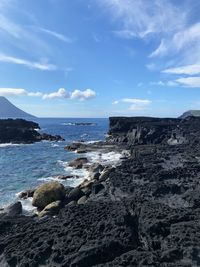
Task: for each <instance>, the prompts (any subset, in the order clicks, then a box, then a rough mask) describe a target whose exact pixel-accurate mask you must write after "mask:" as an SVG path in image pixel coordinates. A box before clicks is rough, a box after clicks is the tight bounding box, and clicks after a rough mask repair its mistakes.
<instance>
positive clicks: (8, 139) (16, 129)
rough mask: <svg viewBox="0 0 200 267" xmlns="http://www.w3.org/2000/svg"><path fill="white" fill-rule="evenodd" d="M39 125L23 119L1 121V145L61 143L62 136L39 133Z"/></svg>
mask: <svg viewBox="0 0 200 267" xmlns="http://www.w3.org/2000/svg"><path fill="white" fill-rule="evenodd" d="M35 129H40V127H39V125H38V123H35V122H32V121H27V120H23V119H4V120H0V143H24V144H26V143H34V142H39V141H42V140H48V141H60V140H63V139H62V137H61V136H59V135H56V136H53V135H50V134H46V133H39V132H38V131H36V130H35Z"/></svg>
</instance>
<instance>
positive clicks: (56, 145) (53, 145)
mask: <svg viewBox="0 0 200 267" xmlns="http://www.w3.org/2000/svg"><path fill="white" fill-rule="evenodd" d="M58 146H59V145H58V144H51V147H58Z"/></svg>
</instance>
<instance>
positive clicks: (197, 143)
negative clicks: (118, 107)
mask: <svg viewBox="0 0 200 267" xmlns="http://www.w3.org/2000/svg"><path fill="white" fill-rule="evenodd" d="M65 149H66V150H69V151H74V152H76V153H77V155H78V158H77V159H76V160H74V161H73V162H71V163H70V164H71V166H72V168H75V169H76V168H77V169H79V168H86V169H88V170H89V173H90V178H89V179H87V180H85V181H84V182H82V183H81V184H80V185H79V186H77V187H75V188H70V187H64V186H62V185H61V184H60V183H59V182H51V183H47V184H44V185H42V186H40V187H38V188H37V189H35V190H32V191H27V192H23V193H22V195H21V197H22V198H27V197H31V198H33V205H35V206H36V207H37V209H38V215H34V216H24V215H22V207H21V206H20V202H19V203H15V204H14V205H11V206H10V207H7V209H6V210H2V211H1V214H0V266H3V267H4V266H5V267H6V266H24V267H25V266H63V267H64V266H71V267H72V266H73V267H76V266H77V267H79V266H80V267H90V266H98V267H103V266H106V267H110V266H130V267H131V266H138V267H139V266H151V267H154V266H155V267H157V266H164V267H172V266H173V267H174V266H175V267H181V266H185V267H189V266H191V267H192V266H200V246H199V244H200V234H199V233H200V231H199V230H200V193H199V192H200V182H199V181H200V180H199V179H200V118H195V117H189V118H186V119H171V118H166V119H160V118H146V117H137V118H126V117H116V118H110V129H109V135H108V137H107V140H106V141H105V142H100V143H94V144H86V143H83V142H76V143H73V144H71V145H69V146H67V147H66V148H65ZM92 151H98V152H99V153H100V154H101V153H109V152H111V151H112V152H113V151H114V152H115V153H121V155H122V156H121V158H120V162H119V163H120V164H117V165H115V166H112V164H111V165H109V164H108V165H107V166H105V165H103V164H101V163H100V162H96V163H93V164H91V163H89V162H88V158H87V153H90V152H92ZM68 178H69V177H67V178H66V179H68Z"/></svg>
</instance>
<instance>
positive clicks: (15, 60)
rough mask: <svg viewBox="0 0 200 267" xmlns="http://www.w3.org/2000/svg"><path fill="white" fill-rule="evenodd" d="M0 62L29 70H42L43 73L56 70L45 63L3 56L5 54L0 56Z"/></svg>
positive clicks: (51, 65)
mask: <svg viewBox="0 0 200 267" xmlns="http://www.w3.org/2000/svg"><path fill="white" fill-rule="evenodd" d="M0 62H5V63H11V64H17V65H23V66H26V67H28V68H30V69H38V70H44V71H52V70H56V69H57V67H56V66H55V65H53V64H49V63H45V62H34V61H29V60H26V59H22V58H17V57H13V56H9V55H5V54H0Z"/></svg>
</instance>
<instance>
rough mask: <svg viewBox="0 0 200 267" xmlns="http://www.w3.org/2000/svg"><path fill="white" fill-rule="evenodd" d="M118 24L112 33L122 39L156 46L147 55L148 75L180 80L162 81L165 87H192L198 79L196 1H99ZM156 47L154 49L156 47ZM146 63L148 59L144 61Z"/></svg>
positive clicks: (199, 38) (199, 24) (199, 48)
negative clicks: (146, 42) (155, 73)
mask: <svg viewBox="0 0 200 267" xmlns="http://www.w3.org/2000/svg"><path fill="white" fill-rule="evenodd" d="M98 2H99V4H100V5H101V6H102V5H103V6H104V7H106V10H107V11H108V12H110V13H111V15H112V19H113V20H114V21H117V23H116V27H117V29H114V30H113V32H114V33H115V35H117V36H118V37H120V38H124V39H135V38H137V39H140V40H144V39H148V40H151V41H153V43H155V48H154V49H153V50H152V51H151V52H150V53H149V55H147V56H148V58H151V61H152V62H151V63H150V64H149V63H147V64H146V67H147V69H149V70H150V71H154V72H155V71H157V72H158V71H159V72H162V73H165V74H168V75H174V74H176V75H180V77H179V79H176V80H173V78H172V79H171V78H169V77H168V78H169V81H163V82H162V81H161V82H162V83H163V84H164V85H166V86H171V85H172V84H173V85H175V84H176V85H177V86H178V85H180V86H182V84H183V83H184V85H185V86H187V84H188V86H191V84H193V85H194V84H195V86H197V84H198V82H197V80H198V79H197V77H193V78H192V77H191V78H189V77H188V78H187V77H183V76H182V75H189V76H191V75H200V20H199V17H197V16H196V15H193V14H194V13H196V14H197V11H198V10H199V11H200V5H199V3H198V2H197V1H193V0H191V1H186V0H183V1H182V2H181V3H179V2H178V1H176V2H175V1H172V0H155V1H146V0H98ZM156 44H157V45H156ZM147 60H148V59H147Z"/></svg>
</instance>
